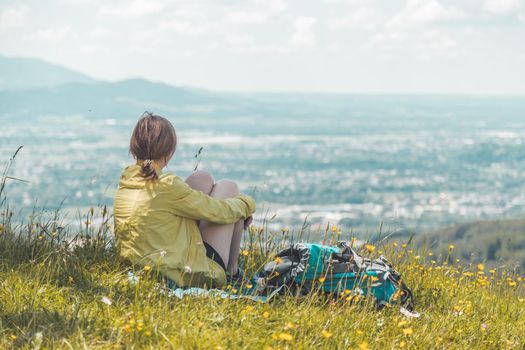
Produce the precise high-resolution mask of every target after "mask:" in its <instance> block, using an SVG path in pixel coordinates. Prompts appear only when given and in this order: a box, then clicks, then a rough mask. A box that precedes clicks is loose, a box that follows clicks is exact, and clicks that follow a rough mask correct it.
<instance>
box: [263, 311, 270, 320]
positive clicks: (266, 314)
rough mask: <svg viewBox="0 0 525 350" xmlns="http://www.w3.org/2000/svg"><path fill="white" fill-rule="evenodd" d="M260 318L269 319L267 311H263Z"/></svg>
mask: <svg viewBox="0 0 525 350" xmlns="http://www.w3.org/2000/svg"><path fill="white" fill-rule="evenodd" d="M262 317H263V318H268V317H270V313H269V312H268V311H265V312H263V314H262Z"/></svg>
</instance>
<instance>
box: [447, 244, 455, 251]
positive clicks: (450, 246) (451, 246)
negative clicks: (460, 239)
mask: <svg viewBox="0 0 525 350" xmlns="http://www.w3.org/2000/svg"><path fill="white" fill-rule="evenodd" d="M454 248H456V246H455V245H453V244H449V245H448V250H452V249H454Z"/></svg>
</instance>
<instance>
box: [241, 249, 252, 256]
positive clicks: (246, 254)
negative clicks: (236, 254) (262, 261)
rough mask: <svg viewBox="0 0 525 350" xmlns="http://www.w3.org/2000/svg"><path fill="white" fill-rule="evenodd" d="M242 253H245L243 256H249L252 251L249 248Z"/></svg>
mask: <svg viewBox="0 0 525 350" xmlns="http://www.w3.org/2000/svg"><path fill="white" fill-rule="evenodd" d="M242 255H243V256H248V255H250V252H249V251H247V250H243V251H242Z"/></svg>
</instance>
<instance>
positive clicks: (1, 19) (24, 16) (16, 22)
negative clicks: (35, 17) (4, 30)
mask: <svg viewBox="0 0 525 350" xmlns="http://www.w3.org/2000/svg"><path fill="white" fill-rule="evenodd" d="M29 13H30V9H29V7H28V6H27V5H24V4H17V5H14V6H13V7H8V8H6V9H4V10H2V11H0V26H2V27H18V26H21V25H24V24H25V23H27V22H28V21H29Z"/></svg>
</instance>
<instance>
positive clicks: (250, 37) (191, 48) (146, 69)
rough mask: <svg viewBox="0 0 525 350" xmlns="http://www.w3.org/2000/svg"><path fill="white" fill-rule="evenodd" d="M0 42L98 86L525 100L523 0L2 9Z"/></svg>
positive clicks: (38, 3)
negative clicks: (159, 84)
mask: <svg viewBox="0 0 525 350" xmlns="http://www.w3.org/2000/svg"><path fill="white" fill-rule="evenodd" d="M0 42H1V45H0V53H1V54H4V55H8V56H31V57H38V58H43V59H46V60H48V61H51V62H54V63H59V64H63V65H65V66H68V67H70V68H73V69H76V70H79V71H82V72H84V73H87V74H89V75H92V76H94V77H96V78H101V79H106V80H116V79H122V78H128V77H139V76H140V77H145V78H148V79H152V80H159V81H165V82H168V83H172V84H177V85H193V86H200V87H207V88H213V89H220V90H272V91H283V90H298V91H347V92H398V93H402V92H440V93H498V94H505V93H518V94H525V0H456V1H448V0H194V1H190V0H172V1H162V0H111V1H109V0H0Z"/></svg>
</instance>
